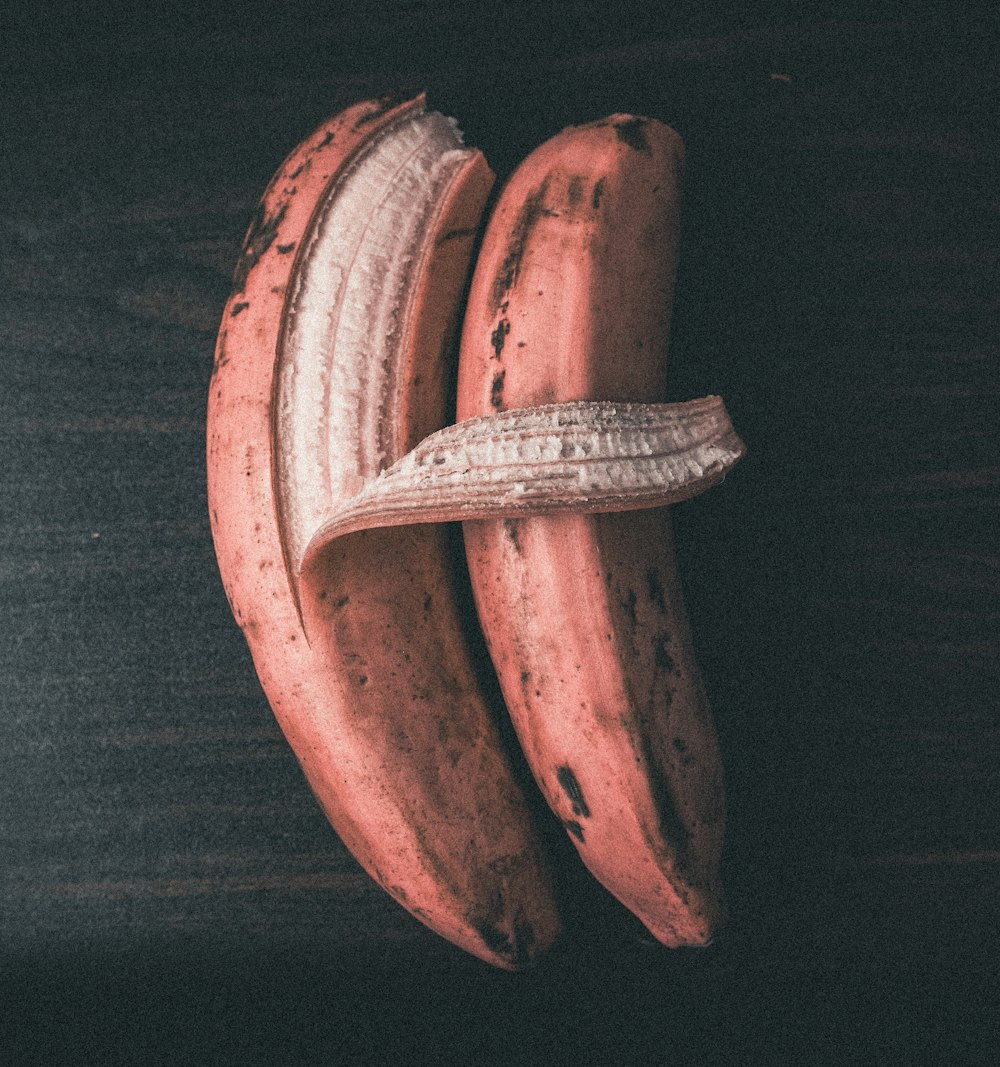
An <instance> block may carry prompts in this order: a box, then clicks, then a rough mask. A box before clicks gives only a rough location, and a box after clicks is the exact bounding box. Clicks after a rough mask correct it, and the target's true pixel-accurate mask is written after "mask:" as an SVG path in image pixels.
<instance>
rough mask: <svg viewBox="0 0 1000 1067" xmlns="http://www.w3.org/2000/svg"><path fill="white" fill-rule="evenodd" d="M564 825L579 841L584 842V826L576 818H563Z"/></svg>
mask: <svg viewBox="0 0 1000 1067" xmlns="http://www.w3.org/2000/svg"><path fill="white" fill-rule="evenodd" d="M563 826H565V827H566V829H567V831H568V832H569V833H571V834H572V835H573V836H574V837H575V838H576V839H577V841H579V842H580V843H581V844H583V827H582V826H581V825H580V824H579V823H578V822H577V821H576V819H563Z"/></svg>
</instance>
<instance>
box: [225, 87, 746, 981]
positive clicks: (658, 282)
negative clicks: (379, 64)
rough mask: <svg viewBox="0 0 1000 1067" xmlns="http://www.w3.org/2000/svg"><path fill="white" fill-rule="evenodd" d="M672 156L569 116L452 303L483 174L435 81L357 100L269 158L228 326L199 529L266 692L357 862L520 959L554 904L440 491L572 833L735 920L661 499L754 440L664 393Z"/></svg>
mask: <svg viewBox="0 0 1000 1067" xmlns="http://www.w3.org/2000/svg"><path fill="white" fill-rule="evenodd" d="M682 161H683V150H682V145H681V141H680V138H679V137H678V136H677V134H676V133H675V132H674V131H673V130H671V129H670V128H669V127H667V126H664V125H663V124H661V123H659V122H656V121H654V120H650V119H643V118H636V117H632V116H626V115H614V116H611V117H609V118H607V119H604V120H603V121H598V122H593V123H590V124H589V125H585V126H580V127H572V128H569V129H566V130H564V131H563V132H562V133H560V134H558V135H557V136H555V137H553V138H552V139H551V140H550V141H548V142H547V143H545V144H544V145H542V146H541V147H540V148H538V149H537V150H536V151H535V152H533V153H532V154H531V155H530V156H529V157H528V158H527V159H526V160H525V161H524V162H523V163H522V164H521V166H520V167H519V168H518V169H517V171H516V172H515V174H514V175H513V176H512V178H511V179H510V181H509V182H508V184H507V185H506V187H505V188H504V190H503V192H502V194H501V195H500V197H499V200H498V201H497V203H496V205H495V207H494V209H493V211H492V215H491V217H490V219H489V222H488V225H487V226H486V228H485V233H484V234H483V236H482V243H481V246H480V248H479V252H478V256H477V258H476V262H475V267H474V272H473V276H472V281H471V290H469V292H468V295H467V299H466V302H465V304H464V306H463V297H465V296H466V287H467V283H468V275H469V270H470V262H471V258H472V254H473V249H474V246H475V243H476V239H477V236H479V234H480V224H481V218H482V215H483V213H484V210H485V206H486V202H487V198H488V196H489V194H490V191H491V187H492V185H493V175H492V173H491V172H490V170H489V168H488V166H487V164H486V162H485V160H484V158H483V156H482V154H481V153H480V152H478V151H474V150H470V149H467V148H465V147H463V145H462V140H461V136H460V134H459V133H458V132H457V130H456V128H455V123H454V122H453V121H452V120H450V119H447V118H445V117H444V116H442V115H439V114H436V113H430V112H427V111H426V110H425V104H424V98H423V97H422V96H420V97H417V98H416V99H413V100H408V101H399V100H396V99H390V98H382V99H379V100H371V101H365V102H362V103H359V104H357V105H355V106H353V107H350V108H348V109H346V110H345V111H343V112H342V113H341V114H339V115H336V116H335V117H334V118H332V119H330V120H329V121H327V122H326V123H324V124H323V125H322V126H321V127H320V128H319V129H318V130H317V131H316V132H315V133H314V134H313V135H312V136H311V137H309V138H308V139H307V140H306V141H305V142H303V144H301V145H300V146H299V147H298V148H296V149H295V151H294V152H292V154H291V155H290V156H289V157H288V159H287V160H286V161H285V163H284V164H283V165H282V167H281V168H280V170H279V171H278V172H277V174H276V175H275V176H274V178H273V180H272V181H271V183H270V185H269V186H268V188H267V191H266V192H265V194H264V198H263V201H262V203H261V205H260V208H259V211H258V213H257V216H256V218H255V220H254V222H253V224H252V226H251V228H250V231H249V233H248V235H247V238H246V242H245V245H244V248H243V251H242V254H241V257H240V260H239V262H238V265H237V270H236V277H235V291H234V292H233V295H232V297H231V298H230V300H229V303H228V304H227V306H226V309H225V312H224V318H223V321H222V325H221V329H220V332H219V337H218V344H217V348H216V362H215V371H214V374H213V378H212V386H211V395H210V402H209V410H208V474H209V502H210V512H211V523H212V531H213V536H214V540H215V546H216V553H217V556H218V561H219V566H220V570H221V573H222V577H223V581H224V584H225V586H226V591H227V595H228V597H229V601H230V605H231V607H232V610H233V613H234V615H235V617H236V620H237V621H238V623H239V625H240V626H241V627H242V629H243V631H244V633H245V635H246V638H247V641H248V642H249V645H250V649H251V652H252V655H253V659H254V664H255V666H256V669H257V672H258V674H259V676H260V680H261V682H262V684H263V687H264V690H265V692H266V693H267V696H268V699H269V701H270V703H271V706H272V708H273V710H274V713H275V715H276V717H277V719H278V721H279V723H280V724H281V727H282V729H283V730H284V733H285V735H286V736H287V738H288V741H289V742H290V744H291V745H292V747H293V749H294V751H295V753H296V755H297V757H298V759H299V761H300V762H301V764H302V767H303V770H304V772H305V774H306V776H307V778H308V780H309V782H310V783H311V785H312V788H313V790H314V792H315V794H316V796H317V798H318V800H319V802H320V804H321V805H322V807H323V809H324V811H325V812H326V814H327V816H328V817H329V819H330V821H331V822H332V824H333V826H334V828H335V829H336V831H337V833H338V834H339V835H340V837H341V838H342V839H343V841H344V843H345V844H346V846H347V847H348V848H349V849H350V850H351V851H352V852H353V854H354V855H355V856H356V857H357V859H358V860H359V861H360V863H361V864H362V865H363V866H364V868H365V869H366V870H367V871H368V872H369V873H370V874H371V875H372V876H373V877H374V878H375V879H376V880H377V881H378V882H379V884H381V885H382V886H383V887H384V888H385V889H386V890H387V891H388V892H389V893H390V894H392V896H393V897H395V899H396V900H398V901H399V902H400V903H401V904H402V905H403V906H404V907H405V908H407V909H408V910H409V911H410V912H411V913H412V914H413V915H415V916H416V917H417V918H418V919H420V920H422V921H423V922H424V923H426V924H427V925H428V926H429V927H431V928H432V929H433V930H436V931H437V932H438V933H440V934H441V935H443V936H444V937H446V938H448V939H449V940H451V941H452V942H454V943H455V944H456V945H459V946H461V947H462V948H464V949H466V950H468V951H469V952H471V953H473V954H474V955H476V956H478V957H480V958H482V959H484V960H487V961H488V962H490V963H492V964H495V965H497V966H500V967H504V968H508V969H516V968H519V967H521V966H524V965H525V964H527V963H528V962H529V961H530V960H531V959H532V958H533V957H535V956H536V955H537V954H538V953H540V952H542V951H544V950H545V949H546V948H548V947H549V946H550V945H551V944H552V942H553V941H554V939H555V938H556V936H557V933H558V931H559V916H558V911H557V906H556V903H555V900H554V895H553V889H552V884H551V879H550V875H549V872H548V867H547V861H546V857H545V855H544V851H543V848H542V846H541V843H540V839H539V836H538V833H537V831H536V828H535V826H534V825H533V822H532V817H531V815H530V813H529V807H528V804H527V802H526V799H525V797H524V795H523V793H522V791H521V788H520V786H519V785H518V784H517V782H516V780H515V777H514V775H513V773H512V770H511V765H510V762H509V758H508V755H507V753H506V752H505V750H504V747H503V744H502V743H501V739H500V734H499V731H498V727H497V724H496V722H495V719H494V718H493V717H492V714H491V712H490V710H489V709H488V707H487V702H486V699H485V697H484V694H483V692H482V691H481V686H480V683H479V681H478V680H477V676H476V673H475V671H474V668H473V663H472V660H471V658H470V653H469V650H468V647H467V640H466V636H465V634H464V633H463V628H464V627H465V626H466V625H468V620H467V619H464V618H463V617H462V614H461V612H460V608H459V605H458V602H457V599H456V592H455V583H454V579H453V567H454V560H453V558H451V556H450V554H449V551H448V544H447V541H446V531H445V528H444V527H443V526H442V525H440V523H441V522H443V521H446V520H461V521H462V524H463V532H464V537H465V546H466V553H467V560H468V567H469V571H470V574H471V579H472V585H473V591H474V594H475V601H476V607H477V610H478V613H479V619H480V623H481V626H482V629H483V632H484V634H485V637H486V642H487V646H488V648H489V651H490V654H491V656H492V658H493V662H494V664H495V667H496V671H497V675H498V677H499V680H500V684H501V687H502V690H503V694H504V697H505V699H506V703H507V707H508V710H509V713H510V715H511V718H512V720H513V723H514V726H515V729H516V732H517V736H518V738H519V740H520V743H521V745H522V747H523V750H524V753H525V755H526V757H527V760H528V763H529V765H530V767H531V769H532V771H533V773H534V775H535V776H536V778H537V781H538V784H539V786H540V788H541V791H542V793H543V794H544V796H545V798H546V800H547V801H548V803H549V805H550V806H551V807H552V809H553V811H554V812H555V813H556V815H557V816H558V818H559V819H560V820H561V821H562V823H563V825H564V826H565V828H566V831H567V833H568V834H569V835H570V837H571V839H572V841H573V843H574V845H575V846H576V848H577V849H578V851H579V854H580V856H581V857H582V859H583V862H584V863H585V864H586V865H587V867H588V868H589V869H590V870H591V871H592V872H593V874H594V875H595V876H596V877H597V878H598V879H599V880H600V882H602V883H603V885H604V886H605V887H606V888H607V889H608V890H610V892H611V893H613V894H614V895H615V896H616V897H617V898H618V899H619V900H620V901H622V902H623V903H624V904H625V905H626V906H627V907H628V908H630V909H631V910H632V911H633V912H634V913H635V914H636V915H637V916H638V917H639V918H640V919H641V920H642V922H643V923H645V925H646V926H647V927H648V928H649V930H650V931H651V932H652V933H653V935H654V936H655V937H656V938H658V939H659V940H660V941H661V942H663V943H664V944H666V945H670V946H678V945H696V944H704V943H707V942H708V941H709V940H710V939H711V937H712V935H713V931H714V929H715V928H716V926H717V925H718V923H719V922H720V920H721V912H722V907H721V903H720V900H721V898H720V891H719V885H718V871H719V858H720V851H721V847H722V833H723V821H724V800H723V784H722V774H721V768H720V761H719V755H718V750H717V743H716V739H715V734H714V729H713V725H712V719H711V712H710V709H709V707H708V704H707V702H706V698H705V695H704V692H703V689H702V685H701V681H700V679H699V675H698V668H697V665H696V662H695V660H694V656H693V652H692V648H691V640H690V636H689V630H688V625H687V621H686V618H685V614H684V608H683V604H682V601H681V594H680V588H679V583H678V578H677V573H676V565H675V561H674V556H673V550H672V545H671V536H670V526H669V517H668V513H667V511H666V510H665V509H664V508H663V507H660V506H659V505H663V504H668V503H672V502H674V501H677V500H681V499H684V498H686V497H689V496H692V495H694V494H695V493H697V492H700V491H702V490H703V489H705V488H707V487H708V486H710V485H712V484H714V483H716V482H718V481H719V480H721V478H722V477H723V476H724V474H725V472H726V470H727V469H728V468H729V467H731V466H732V465H733V464H734V463H735V462H736V461H737V460H738V459H739V457H740V456H741V455H742V451H743V447H742V444H741V443H740V441H739V439H738V438H737V437H736V435H735V433H734V432H733V429H732V426H731V425H730V423H729V420H728V417H727V415H726V412H725V408H724V406H723V405H722V403H721V401H720V400H719V399H718V398H717V397H708V398H704V399H701V400H696V401H691V402H688V403H684V404H664V403H661V402H660V401H661V400H662V397H663V393H664V353H665V350H666V342H667V336H668V330H669V318H670V308H671V301H672V292H673V285H674V278H675V272H676V261H677V248H678V228H679V178H680V172H681V168H682ZM463 316H464V319H463ZM460 320H462V325H461V346H460V357H459V368H458V411H457V421H456V416H455V415H454V414H453V412H452V411H450V410H448V407H447V404H448V393H449V382H450V379H451V375H452V367H451V366H450V365H449V362H450V354H451V352H452V350H453V340H454V338H455V336H456V331H457V329H458V328H459V322H460ZM452 423H454V424H453V425H451V424H452ZM639 509H643V510H639Z"/></svg>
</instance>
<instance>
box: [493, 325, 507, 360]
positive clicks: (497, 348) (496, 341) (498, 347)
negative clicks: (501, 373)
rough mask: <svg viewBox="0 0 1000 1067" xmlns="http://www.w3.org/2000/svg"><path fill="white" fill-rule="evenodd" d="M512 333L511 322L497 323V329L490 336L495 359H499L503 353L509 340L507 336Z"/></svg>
mask: <svg viewBox="0 0 1000 1067" xmlns="http://www.w3.org/2000/svg"><path fill="white" fill-rule="evenodd" d="M509 333H510V320H509V319H501V320H500V321H499V322H498V323H497V328H496V329H495V330H494V331H493V333H491V334H490V344H491V345H492V346H493V358H494V359H499V358H500V353H501V352H503V345H504V341H506V340H507V334H509Z"/></svg>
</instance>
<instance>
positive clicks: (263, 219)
mask: <svg viewBox="0 0 1000 1067" xmlns="http://www.w3.org/2000/svg"><path fill="white" fill-rule="evenodd" d="M287 211H288V202H287V201H286V202H285V203H283V204H282V205H281V207H280V208H279V209H278V210H277V211H276V212H273V213H272V212H269V211H268V210H267V205H266V204H264V203H262V204H260V205H259V207H258V208H257V213H256V215H254V218H253V222H252V223H251V224H250V230H249V232H248V233H247V237H246V240H245V241H244V242H243V252H242V254H241V255H240V258H239V260H238V261H237V264H236V270H235V272H234V274H233V291H234V292H237V293H242V292H243V290H244V289H245V288H246V284H247V278H249V277H250V272H251V271H252V270H253V269H254V267H256V266H257V264H258V263H259V262H260V258H261V256H263V255H264V253H265V252H266V251H267V250H268V249H269V248H270V247H271V245H272V244H274V239H275V238H276V237H277V236H278V229H279V227H280V226H281V223H282V221H283V220H284V218H285V213H286V212H287Z"/></svg>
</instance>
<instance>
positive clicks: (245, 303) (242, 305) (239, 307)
mask: <svg viewBox="0 0 1000 1067" xmlns="http://www.w3.org/2000/svg"><path fill="white" fill-rule="evenodd" d="M249 306H250V301H249V300H241V301H240V302H239V303H238V304H233V310H232V311H230V312H229V315H230V317H231V318H234V319H235V318H236V316H237V315H238V314H239V313H240V312H241V311H246V309H247V308H248V307H249Z"/></svg>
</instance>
